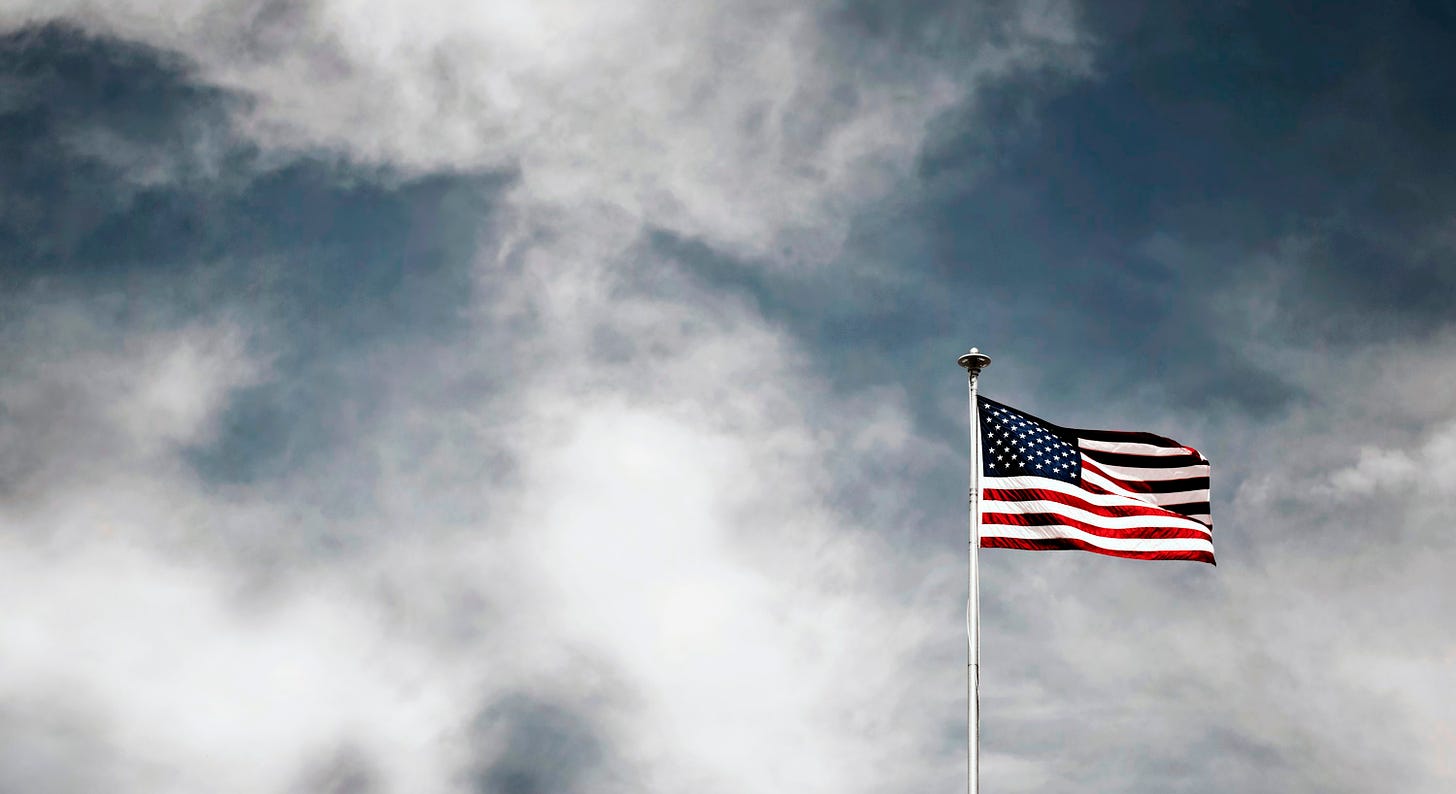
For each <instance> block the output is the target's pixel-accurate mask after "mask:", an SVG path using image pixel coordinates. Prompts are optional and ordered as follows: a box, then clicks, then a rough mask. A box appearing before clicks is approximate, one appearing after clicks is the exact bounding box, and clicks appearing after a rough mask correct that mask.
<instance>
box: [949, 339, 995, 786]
mask: <svg viewBox="0 0 1456 794" xmlns="http://www.w3.org/2000/svg"><path fill="white" fill-rule="evenodd" d="M956 363H957V364H960V365H961V366H962V367H965V368H966V376H967V379H968V380H969V382H970V389H971V488H970V508H971V511H970V512H971V521H970V524H971V532H970V551H969V555H968V556H969V566H968V567H969V571H968V579H967V584H968V587H967V597H966V635H967V641H968V643H967V644H968V648H967V652H966V700H967V702H968V703H969V707H968V708H969V713H968V714H967V715H966V717H967V718H966V733H967V743H968V748H967V753H968V755H967V764H966V766H967V770H966V771H967V773H968V780H967V789H966V790H967V791H968V792H969V794H980V788H981V581H980V579H981V554H980V552H981V421H980V412H979V411H977V410H976V386H977V383H976V382H977V380H979V379H980V376H981V370H983V369H985V368H986V367H987V365H989V364H990V363H991V357H990V356H988V355H986V354H984V353H982V352H981V351H979V350H977V349H976V348H974V347H973V348H971V352H969V353H966V354H965V355H963V356H961V357H960V358H958V359H956Z"/></svg>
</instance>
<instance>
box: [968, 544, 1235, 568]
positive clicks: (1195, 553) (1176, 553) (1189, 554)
mask: <svg viewBox="0 0 1456 794" xmlns="http://www.w3.org/2000/svg"><path fill="white" fill-rule="evenodd" d="M981 548H985V549H1023V550H1026V551H1090V552H1095V553H1097V554H1105V555H1107V556H1109V557H1126V558H1128V559H1133V560H1193V561H1195V562H1206V563H1208V564H1209V565H1215V566H1216V565H1218V563H1217V562H1215V561H1214V558H1213V552H1209V551H1202V550H1194V549H1175V550H1165V551H1122V550H1118V549H1104V548H1102V547H1101V546H1095V545H1093V544H1091V543H1088V542H1086V541H1084V540H1078V539H1076V538H1038V539H1029V538H999V537H983V538H981Z"/></svg>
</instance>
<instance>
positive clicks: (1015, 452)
mask: <svg viewBox="0 0 1456 794" xmlns="http://www.w3.org/2000/svg"><path fill="white" fill-rule="evenodd" d="M980 407H981V463H982V464H983V466H982V468H983V470H984V471H985V474H986V476H987V477H1017V476H1021V475H1031V476H1034V477H1051V478H1053V479H1057V480H1062V481H1064V482H1069V483H1078V482H1080V481H1081V479H1082V453H1080V452H1078V451H1077V446H1076V443H1075V442H1074V441H1073V442H1068V441H1067V440H1064V439H1063V438H1062V437H1061V436H1058V435H1057V434H1056V433H1055V432H1053V430H1052V429H1051V428H1049V427H1047V426H1046V425H1043V424H1041V423H1040V422H1037V421H1036V420H1035V419H1031V418H1029V417H1026V416H1024V415H1022V414H1019V413H1017V412H1015V411H1013V410H1011V409H1010V408H1005V407H1002V406H999V405H992V404H991V403H987V402H981V406H980Z"/></svg>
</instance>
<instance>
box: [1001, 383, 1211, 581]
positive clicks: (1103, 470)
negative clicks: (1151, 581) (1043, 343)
mask: <svg viewBox="0 0 1456 794" xmlns="http://www.w3.org/2000/svg"><path fill="white" fill-rule="evenodd" d="M977 407H978V409H979V412H980V420H981V421H980V425H981V438H980V441H981V462H982V472H981V474H982V479H981V488H982V492H981V546H983V547H987V548H1008V549H1032V550H1051V549H1084V550H1086V551H1092V552H1097V553H1098V554H1110V555H1113V556H1116V557H1133V558H1136V559H1141V560H1197V561H1199V562H1207V563H1212V562H1213V561H1214V559H1213V517H1212V515H1211V514H1210V510H1209V496H1208V486H1209V469H1210V466H1209V463H1208V460H1207V459H1206V458H1204V457H1203V455H1201V454H1199V452H1198V450H1196V449H1194V448H1192V447H1190V446H1186V445H1184V444H1179V443H1178V442H1176V441H1173V440H1172V439H1168V438H1164V437H1162V436H1158V435H1153V434H1152V433H1133V432H1121V431H1111V430H1078V429H1075V428H1067V427H1059V426H1057V425H1054V424H1052V423H1050V422H1047V421H1044V420H1042V419H1038V418H1036V417H1034V416H1032V415H1031V414H1028V413H1025V412H1024V411H1019V410H1016V409H1014V408H1011V407H1009V406H1006V405H1002V404H1001V403H998V402H996V401H994V400H988V399H986V398H984V397H978V398H977Z"/></svg>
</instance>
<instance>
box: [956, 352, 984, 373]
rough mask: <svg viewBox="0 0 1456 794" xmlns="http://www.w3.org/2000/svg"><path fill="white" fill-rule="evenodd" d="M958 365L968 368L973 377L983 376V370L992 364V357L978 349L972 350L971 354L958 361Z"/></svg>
mask: <svg viewBox="0 0 1456 794" xmlns="http://www.w3.org/2000/svg"><path fill="white" fill-rule="evenodd" d="M956 363H957V364H960V365H961V366H962V367H965V368H966V371H967V372H969V373H970V374H971V376H972V377H974V376H976V375H979V374H981V370H983V369H985V368H986V367H987V366H989V365H990V364H991V357H990V356H988V355H986V354H985V353H982V352H981V351H980V350H979V349H977V348H974V347H973V348H971V352H969V353H966V354H965V355H962V356H961V357H960V358H958V359H956Z"/></svg>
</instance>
